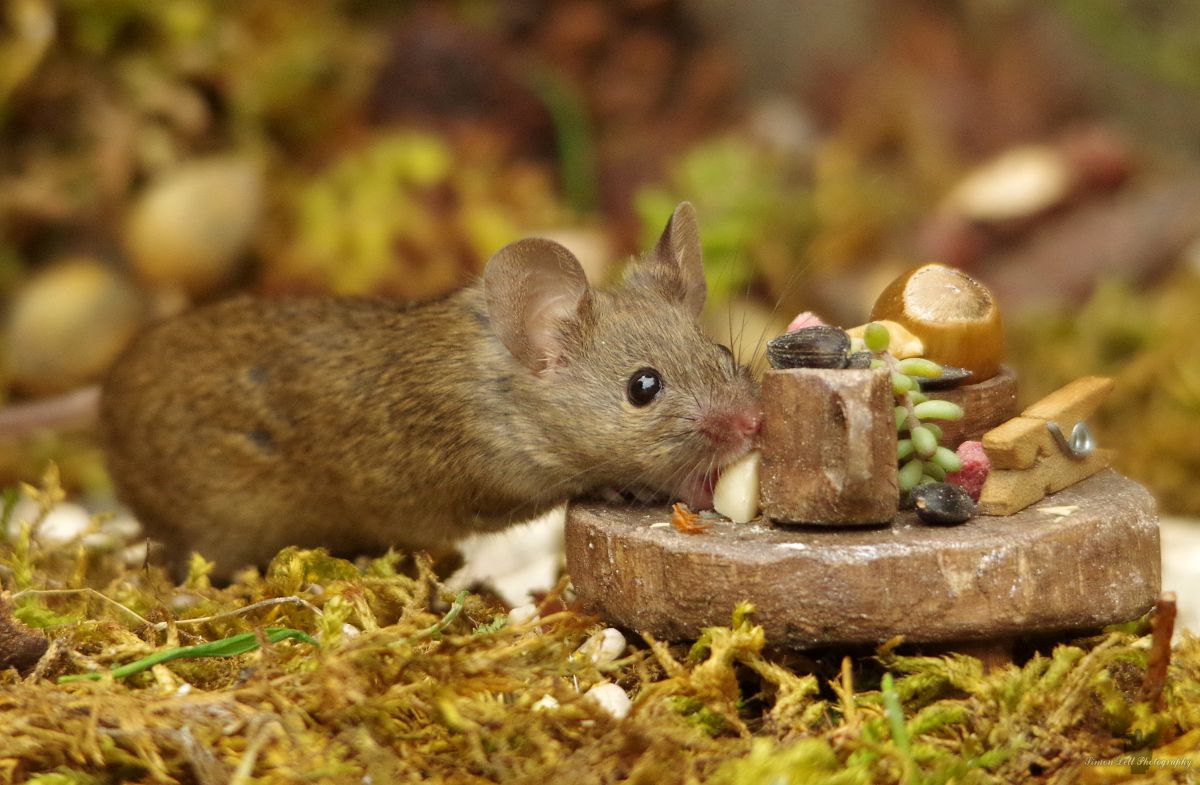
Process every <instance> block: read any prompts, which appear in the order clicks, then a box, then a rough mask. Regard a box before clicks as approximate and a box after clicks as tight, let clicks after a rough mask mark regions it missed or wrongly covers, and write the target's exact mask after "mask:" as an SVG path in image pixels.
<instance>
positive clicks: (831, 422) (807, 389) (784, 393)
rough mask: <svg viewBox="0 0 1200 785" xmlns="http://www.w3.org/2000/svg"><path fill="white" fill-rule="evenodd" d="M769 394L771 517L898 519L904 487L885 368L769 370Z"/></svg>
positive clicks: (767, 492) (765, 439)
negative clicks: (899, 477)
mask: <svg viewBox="0 0 1200 785" xmlns="http://www.w3.org/2000/svg"><path fill="white" fill-rule="evenodd" d="M762 397H763V434H762V450H763V458H762V473H761V477H762V499H763V512H764V513H765V514H766V515H767V517H769V518H771V519H772V520H776V521H782V522H788V523H810V524H822V525H831V526H844V525H855V524H879V523H886V522H888V521H890V520H892V518H893V517H894V516H895V514H896V508H897V501H898V498H899V486H898V482H897V479H896V423H895V417H894V415H893V413H892V412H893V409H894V404H893V399H892V383H891V376H890V374H889V373H888V372H887V371H886V370H883V369H876V370H869V371H868V370H825V369H817V368H790V369H787V370H778V371H767V373H766V374H765V375H764V376H763V385H762Z"/></svg>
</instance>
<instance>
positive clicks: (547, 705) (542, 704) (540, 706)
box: [533, 694, 558, 711]
mask: <svg viewBox="0 0 1200 785" xmlns="http://www.w3.org/2000/svg"><path fill="white" fill-rule="evenodd" d="M557 708H558V699H557V698H555V697H554V696H553V695H549V694H547V695H543V696H542V697H541V698H539V699H538V702H537V703H535V704H533V710H534V711H551V710H552V709H557Z"/></svg>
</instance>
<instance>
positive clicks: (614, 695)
mask: <svg viewBox="0 0 1200 785" xmlns="http://www.w3.org/2000/svg"><path fill="white" fill-rule="evenodd" d="M586 697H588V698H591V699H592V700H594V701H595V702H596V703H597V704H599V705H600V708H602V709H604V710H605V711H606V712H608V713H609V714H610V715H612V717H613V718H614V719H618V720H623V719H625V718H626V717H628V716H629V712H630V710H631V709H632V708H633V701H631V700H630V699H629V696H628V695H626V694H625V690H623V689H621V688H620V687H618V686H617V685H615V684H613V683H612V682H610V681H606V682H602V683H600V684H597V685H596V686H594V687H592V688H591V689H590V690H588V691H587V693H586Z"/></svg>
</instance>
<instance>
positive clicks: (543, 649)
mask: <svg viewBox="0 0 1200 785" xmlns="http://www.w3.org/2000/svg"><path fill="white" fill-rule="evenodd" d="M51 495H52V494H51ZM18 548H19V549H21V553H20V554H18V553H17V552H16V551H17V549H18ZM115 559H116V556H114V555H112V554H107V555H101V556H99V557H97V558H93V559H88V560H84V561H83V562H80V561H79V560H78V559H77V558H75V554H74V552H73V551H72V550H71V549H70V548H69V547H68V548H66V549H65V550H63V549H59V550H53V549H45V548H43V547H41V546H40V545H39V544H38V543H37V541H36V540H34V541H30V540H29V539H28V538H27V537H26V538H18V539H17V541H15V542H13V543H8V544H5V545H4V546H3V549H0V562H2V563H3V564H4V565H5V568H4V570H3V572H0V578H2V579H3V581H4V585H5V589H6V590H10V591H12V592H13V594H12V605H13V606H14V607H24V608H37V609H38V612H39V613H46V614H52V615H53V620H54V621H55V622H56V623H55V624H52V625H51V626H48V627H47V628H46V630H47V633H48V634H49V636H50V637H51V638H52V644H51V646H50V648H49V650H48V652H47V654H46V655H45V656H43V658H42V660H41V661H40V662H39V663H38V665H37V667H36V668H35V669H34V670H33V672H32V673H31V674H30V675H28V676H25V677H23V678H22V677H20V676H18V675H16V673H15V672H14V671H7V672H5V673H4V674H0V683H2V684H3V685H4V690H3V692H2V693H0V727H3V728H4V729H5V733H4V734H2V735H0V783H4V782H19V781H35V782H50V783H56V782H64V783H67V782H69V783H74V782H80V783H110V782H112V783H115V782H121V781H127V780H140V781H147V782H172V781H174V782H220V781H230V780H234V779H238V778H243V779H244V778H254V779H255V780H256V781H260V782H267V783H272V782H293V781H297V780H301V779H303V780H305V781H313V780H319V781H327V782H347V783H350V782H354V783H361V782H363V781H364V777H369V778H370V781H374V782H411V781H424V782H455V783H458V782H468V783H488V782H495V783H501V782H505V783H507V782H527V783H532V782H571V783H611V782H642V783H665V784H666V785H673V784H674V783H679V784H680V785H684V784H685V783H689V784H690V783H699V782H713V783H727V784H733V785H743V784H745V785H750V784H751V783H753V784H755V785H757V784H758V783H789V784H790V783H893V782H897V783H898V782H903V783H922V785H924V784H926V783H931V784H932V783H951V782H953V783H1013V782H1075V781H1084V782H1105V783H1109V782H1155V783H1157V782H1183V781H1186V777H1187V775H1188V769H1186V768H1185V767H1184V766H1185V765H1186V764H1187V762H1188V761H1194V760H1195V759H1196V758H1197V757H1198V756H1200V709H1198V708H1197V707H1198V706H1200V641H1197V640H1196V639H1194V638H1185V639H1184V640H1183V641H1182V642H1181V643H1180V644H1179V645H1178V646H1177V648H1176V650H1175V652H1174V657H1173V660H1172V663H1171V666H1170V669H1169V671H1168V674H1167V681H1166V684H1165V688H1164V689H1163V692H1162V699H1161V703H1158V702H1151V701H1150V700H1148V699H1147V698H1145V697H1144V694H1145V692H1146V690H1145V686H1144V685H1145V683H1146V673H1147V661H1148V657H1147V649H1148V646H1149V639H1148V638H1146V637H1142V636H1141V634H1140V633H1143V632H1144V631H1145V627H1144V625H1142V626H1134V627H1126V628H1119V629H1116V628H1115V629H1113V630H1112V631H1110V632H1108V633H1107V634H1105V635H1101V636H1097V637H1093V638H1089V639H1085V640H1079V641H1073V642H1070V643H1063V644H1061V645H1058V646H1056V647H1054V648H1053V649H1051V650H1049V651H1045V652H1042V653H1039V654H1036V655H1034V656H1033V657H1031V658H1030V659H1029V660H1027V661H1026V662H1024V663H1021V664H1020V665H1019V666H1018V665H1010V666H1006V667H1001V668H998V669H995V670H991V671H985V670H984V668H983V666H982V665H981V663H980V662H979V661H978V660H976V659H974V658H972V657H968V656H964V655H958V654H948V655H944V656H936V657H935V656H913V655H909V654H905V653H903V652H902V650H898V649H897V648H896V643H895V642H889V644H887V645H886V646H884V647H882V648H881V649H880V650H879V651H878V652H877V653H876V654H875V655H874V656H858V657H838V656H834V657H828V656H823V657H820V658H817V659H815V660H813V659H806V658H798V657H796V656H794V655H788V654H783V653H778V652H772V651H771V650H770V649H769V643H770V642H769V641H768V640H767V638H766V637H765V635H764V633H763V630H762V628H761V627H758V626H757V625H756V624H754V613H753V608H752V607H751V606H749V605H741V606H739V607H738V609H737V612H736V613H735V614H734V617H733V619H732V620H731V623H730V625H729V626H727V627H720V626H719V627H712V628H709V629H706V630H703V631H702V633H701V635H700V636H699V638H698V639H697V641H695V642H694V643H693V644H690V645H689V644H677V645H669V644H667V643H664V642H661V641H656V640H653V639H650V638H646V639H644V640H642V641H639V642H637V644H636V645H635V646H634V647H633V651H632V653H631V654H629V655H628V656H626V657H623V658H622V659H620V660H618V661H617V662H616V663H612V664H607V665H604V666H599V667H598V666H597V665H595V664H593V663H592V662H591V661H590V660H589V659H588V658H586V657H579V656H575V652H576V650H577V649H578V648H579V646H580V645H581V644H582V643H583V642H584V641H585V640H586V639H587V638H588V636H589V635H590V634H592V633H594V632H595V630H596V628H597V620H595V619H593V618H590V617H588V616H585V615H582V614H580V613H577V612H574V611H571V610H561V611H557V612H550V611H549V610H547V611H546V612H545V615H544V616H542V617H541V618H539V619H537V620H535V621H534V622H531V623H526V624H520V625H513V624H509V623H507V617H506V616H505V614H504V612H503V610H504V609H503V608H500V607H496V606H494V605H492V604H489V602H488V601H487V600H485V599H484V598H483V597H479V596H475V595H468V594H466V593H462V594H459V595H458V596H456V597H451V596H449V595H448V594H446V592H445V591H444V590H443V589H442V587H441V586H440V585H439V584H438V582H437V580H436V578H435V577H434V574H433V572H432V569H431V567H430V565H429V563H428V562H427V561H421V560H417V561H415V562H408V563H409V565H410V566H411V569H406V568H405V563H406V562H405V560H404V559H402V558H401V557H400V556H399V555H398V554H389V555H388V556H386V557H384V558H381V559H378V560H374V561H364V562H361V563H358V564H355V563H351V562H348V561H344V560H341V559H336V558H334V557H331V556H329V555H328V554H326V553H324V552H323V551H306V550H299V549H287V550H285V551H283V552H281V553H280V554H279V555H278V556H277V557H276V559H275V560H274V561H273V562H272V564H271V566H270V567H269V568H268V569H267V570H266V572H265V573H264V574H259V573H258V572H255V571H248V572H246V573H244V574H242V575H241V576H239V577H238V579H237V580H236V581H235V582H234V583H233V584H232V585H230V586H227V587H224V588H219V587H214V586H212V585H211V583H209V582H208V580H207V578H206V577H205V575H206V572H207V566H208V565H207V563H206V562H204V561H203V560H201V559H197V560H196V561H194V562H193V569H192V571H191V574H190V576H189V577H188V578H187V579H186V580H185V581H184V582H183V583H182V584H178V585H176V584H173V583H172V582H171V581H169V580H168V579H167V577H166V576H165V575H164V574H163V573H162V572H160V571H159V570H158V569H156V568H153V567H151V568H148V569H147V568H143V567H141V566H140V565H139V566H138V567H136V568H132V569H127V568H125V567H123V566H122V565H120V564H119V563H116V561H115ZM12 565H20V566H21V568H22V570H23V576H24V577H23V580H24V582H25V584H27V585H26V587H25V588H21V587H19V586H17V585H16V584H15V581H14V577H15V575H16V573H15V572H14V570H13V568H12ZM63 587H69V588H66V589H64V588H63ZM561 589H562V587H560V592H556V593H555V594H553V595H552V596H551V597H550V598H548V600H547V603H546V605H545V607H546V608H551V607H560V605H559V603H558V600H559V599H562V598H563V597H562V596H561ZM565 599H568V600H569V596H567V597H566V598H565ZM267 627H288V628H293V629H298V630H302V631H304V632H306V633H308V634H309V635H312V636H313V637H314V638H317V639H319V640H320V643H321V645H320V647H319V648H316V647H313V646H312V645H309V644H307V643H303V642H296V641H291V640H279V641H278V642H275V643H269V642H263V643H264V645H262V646H261V647H260V648H257V649H256V650H254V651H245V652H243V653H237V654H235V655H234V656H230V657H220V658H209V659H178V660H173V661H166V662H160V663H159V664H157V665H154V666H153V667H152V668H150V669H149V670H147V671H144V672H141V673H137V674H134V675H132V676H130V677H128V678H126V679H120V680H113V679H111V678H107V677H106V678H102V679H100V680H99V681H83V682H73V683H67V684H59V683H57V679H58V677H59V676H62V675H69V674H75V673H83V672H88V671H107V670H109V669H112V668H114V667H117V666H120V665H126V664H129V663H131V662H134V661H136V660H139V659H141V658H143V657H146V656H148V655H151V654H154V653H156V652H164V651H167V650H171V649H176V648H182V647H189V646H196V645H197V644H202V643H205V642H210V641H216V640H221V639H226V638H229V637H231V636H234V635H238V634H244V633H247V632H253V631H262V630H264V629H266V628H267ZM602 681H611V682H613V683H616V684H617V685H619V686H620V687H621V688H623V689H624V690H626V692H627V693H628V694H630V696H631V697H632V698H633V711H632V713H631V714H630V716H628V717H627V718H625V719H623V720H616V719H614V718H612V717H610V716H609V715H608V714H606V713H605V711H604V710H603V709H602V708H601V707H600V706H599V705H598V704H596V703H594V702H592V701H591V700H590V699H589V698H587V697H586V692H587V690H588V689H589V688H590V687H592V686H593V685H596V684H598V683H601V682H602ZM547 698H552V699H553V700H547ZM1122 756H1130V757H1127V758H1123V757H1122ZM1168 758H1169V759H1171V760H1170V761H1168V760H1167V759H1168ZM1156 760H1157V761H1158V762H1157V763H1156V762H1155V761H1156ZM1101 763H1106V765H1100V764H1101ZM235 775H236V776H235Z"/></svg>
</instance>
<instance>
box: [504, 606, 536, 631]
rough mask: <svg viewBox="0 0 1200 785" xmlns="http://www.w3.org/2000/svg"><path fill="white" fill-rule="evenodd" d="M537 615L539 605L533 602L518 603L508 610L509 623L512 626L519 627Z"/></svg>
mask: <svg viewBox="0 0 1200 785" xmlns="http://www.w3.org/2000/svg"><path fill="white" fill-rule="evenodd" d="M535 616H537V606H536V605H534V604H533V603H528V602H527V603H525V604H524V605H518V606H517V607H515V608H513V609H512V610H511V611H509V612H508V623H509V625H510V626H512V627H517V626H520V625H522V624H524V623H525V622H527V621H529V620H531V619H533V618H534V617H535Z"/></svg>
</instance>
